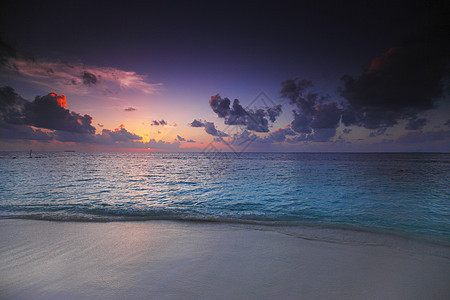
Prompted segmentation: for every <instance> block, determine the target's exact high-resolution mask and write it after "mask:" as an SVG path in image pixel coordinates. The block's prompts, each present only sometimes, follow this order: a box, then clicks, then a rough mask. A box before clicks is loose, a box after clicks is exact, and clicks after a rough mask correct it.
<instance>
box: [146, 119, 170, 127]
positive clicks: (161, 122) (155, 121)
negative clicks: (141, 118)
mask: <svg viewBox="0 0 450 300" xmlns="http://www.w3.org/2000/svg"><path fill="white" fill-rule="evenodd" d="M150 125H151V126H165V125H167V121H165V120H159V121H158V120H153V121H152V122H151V123H150Z"/></svg>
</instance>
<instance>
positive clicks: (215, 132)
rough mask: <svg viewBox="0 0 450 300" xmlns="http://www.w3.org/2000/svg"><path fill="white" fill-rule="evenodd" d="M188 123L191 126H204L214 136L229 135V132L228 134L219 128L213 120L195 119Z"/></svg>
mask: <svg viewBox="0 0 450 300" xmlns="http://www.w3.org/2000/svg"><path fill="white" fill-rule="evenodd" d="M188 125H189V126H191V127H204V128H205V132H206V133H208V134H210V135H212V136H218V137H227V136H228V134H226V133H225V132H222V131H220V130H217V128H216V126H215V125H214V123H213V122H208V121H201V120H194V121H192V123H190V124H188Z"/></svg>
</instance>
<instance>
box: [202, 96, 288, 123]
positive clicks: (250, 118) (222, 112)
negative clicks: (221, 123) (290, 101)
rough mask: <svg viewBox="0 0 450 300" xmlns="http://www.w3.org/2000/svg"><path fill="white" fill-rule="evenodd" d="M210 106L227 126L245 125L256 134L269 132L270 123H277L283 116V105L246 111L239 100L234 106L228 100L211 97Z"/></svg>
mask: <svg viewBox="0 0 450 300" xmlns="http://www.w3.org/2000/svg"><path fill="white" fill-rule="evenodd" d="M209 105H210V106H211V108H212V110H213V111H214V112H215V113H216V114H217V116H218V117H219V118H223V119H224V120H225V124H227V125H243V126H246V128H247V129H248V130H251V131H256V132H268V131H269V121H270V122H272V123H273V122H275V120H276V118H277V117H278V116H279V115H280V114H281V112H282V111H281V104H279V105H276V106H274V107H266V108H255V109H246V108H244V107H243V106H242V105H241V104H240V102H239V100H238V99H234V101H233V105H232V106H231V107H230V105H231V101H230V99H228V98H223V99H222V98H221V97H220V96H219V95H215V96H212V97H211V100H210V101H209Z"/></svg>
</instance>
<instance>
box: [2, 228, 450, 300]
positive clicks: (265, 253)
mask: <svg viewBox="0 0 450 300" xmlns="http://www.w3.org/2000/svg"><path fill="white" fill-rule="evenodd" d="M290 230H291V231H292V229H290ZM426 247H428V246H426ZM426 247H425V248H426ZM430 247H431V248H433V247H434V246H433V245H430ZM436 247H437V248H439V249H437V251H435V252H433V251H431V252H430V251H423V250H421V249H424V247H422V245H421V243H420V242H416V241H411V242H407V243H398V244H396V245H395V246H393V245H392V244H389V243H388V244H386V245H383V244H377V245H371V244H370V243H360V244H358V243H351V242H326V241H320V240H314V239H311V240H310V239H304V238H301V237H299V236H296V235H295V234H291V233H289V230H288V231H285V232H283V231H282V230H278V229H277V230H273V228H272V227H270V226H262V227H257V226H249V225H239V224H220V223H194V222H174V221H147V222H110V223H94V222H50V221H34V220H1V221H0V298H1V299H125V298H126V299H449V298H450V285H449V283H450V263H449V262H450V261H449V256H448V254H449V251H448V247H445V246H436ZM436 253H437V254H436Z"/></svg>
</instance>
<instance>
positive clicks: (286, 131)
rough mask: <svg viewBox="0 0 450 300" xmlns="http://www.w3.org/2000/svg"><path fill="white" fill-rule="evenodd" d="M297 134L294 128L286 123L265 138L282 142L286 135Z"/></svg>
mask: <svg viewBox="0 0 450 300" xmlns="http://www.w3.org/2000/svg"><path fill="white" fill-rule="evenodd" d="M294 135H297V133H296V132H294V130H292V128H291V127H290V126H289V125H288V126H286V127H285V128H279V129H277V130H275V131H273V132H271V133H270V134H269V135H268V136H267V137H266V139H269V140H270V141H271V142H284V141H285V140H286V136H294Z"/></svg>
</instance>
